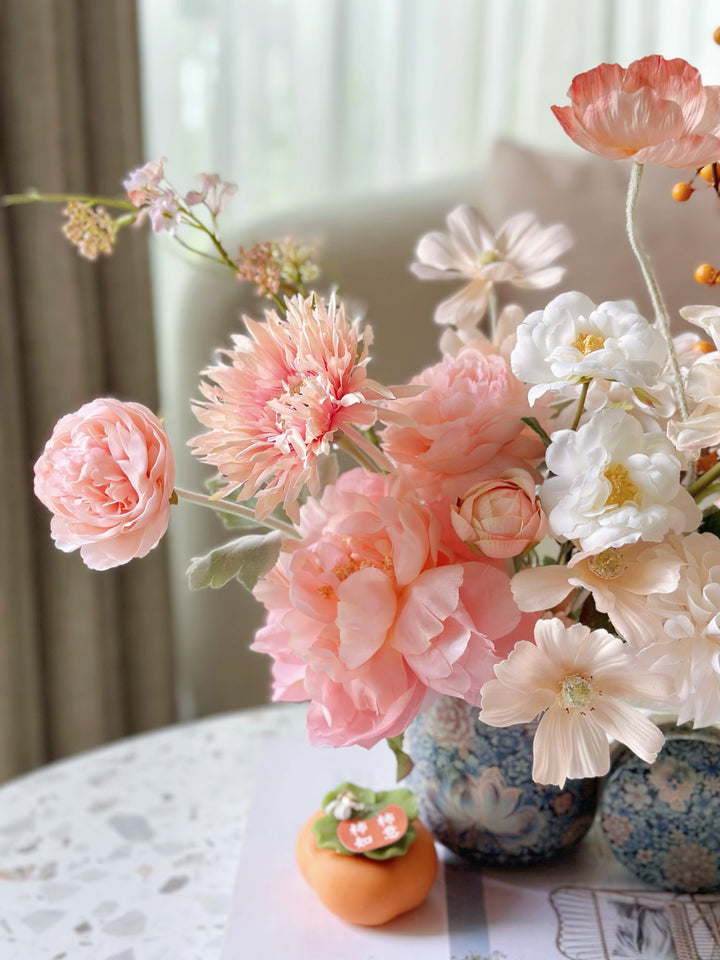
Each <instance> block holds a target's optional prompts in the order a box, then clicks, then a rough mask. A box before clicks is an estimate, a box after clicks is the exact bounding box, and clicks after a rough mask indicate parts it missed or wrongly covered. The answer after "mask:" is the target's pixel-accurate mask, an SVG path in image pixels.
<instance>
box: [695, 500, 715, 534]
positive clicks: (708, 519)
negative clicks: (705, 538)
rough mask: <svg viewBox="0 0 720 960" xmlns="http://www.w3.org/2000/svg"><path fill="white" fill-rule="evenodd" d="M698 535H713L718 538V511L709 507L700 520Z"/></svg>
mask: <svg viewBox="0 0 720 960" xmlns="http://www.w3.org/2000/svg"><path fill="white" fill-rule="evenodd" d="M698 531H699V532H700V533H714V534H715V536H716V537H720V510H718V508H717V507H711V508H710V510H708V511H707V512H706V513H705V516H704V517H703V518H702V521H701V523H700V526H699V527H698Z"/></svg>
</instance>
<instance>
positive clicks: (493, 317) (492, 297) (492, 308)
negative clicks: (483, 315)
mask: <svg viewBox="0 0 720 960" xmlns="http://www.w3.org/2000/svg"><path fill="white" fill-rule="evenodd" d="M497 322H498V295H497V289H496V287H495V284H494V283H491V284H490V286H489V289H488V339H489V340H493V339H494V337H495V330H496V329H497Z"/></svg>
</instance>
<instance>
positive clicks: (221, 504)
mask: <svg viewBox="0 0 720 960" xmlns="http://www.w3.org/2000/svg"><path fill="white" fill-rule="evenodd" d="M175 493H176V494H177V496H178V500H187V501H189V502H190V503H195V504H197V505H198V506H200V507H209V508H210V509H211V510H216V511H217V512H218V513H234V514H235V515H236V516H238V517H244V518H245V519H246V520H252V521H254V522H255V523H257V524H258V525H259V526H262V527H270V528H271V529H273V530H279V531H280V533H284V534H285V535H286V536H288V537H294V538H295V539H296V540H297V539H299V536H300V535H299V534H298V532H297V531H296V530H295V528H294V527H292V526H291V525H290V524H289V523H285V521H284V520H278V519H277V518H275V517H265V519H264V520H258V519H257V518H256V517H255V511H254V510H252V509H251V508H250V507H244V506H243V505H242V504H241V503H234V502H231V501H229V500H213V498H212V497H209V496H208V495H207V494H205V493H196V492H195V491H194V490H183V489H181V488H180V487H175Z"/></svg>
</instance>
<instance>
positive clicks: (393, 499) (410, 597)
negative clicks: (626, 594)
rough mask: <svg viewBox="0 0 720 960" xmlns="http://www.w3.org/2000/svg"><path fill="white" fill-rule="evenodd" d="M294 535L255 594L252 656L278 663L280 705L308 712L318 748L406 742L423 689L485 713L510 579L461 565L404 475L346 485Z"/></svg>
mask: <svg viewBox="0 0 720 960" xmlns="http://www.w3.org/2000/svg"><path fill="white" fill-rule="evenodd" d="M299 531H300V534H301V536H302V539H301V540H298V541H295V540H292V541H288V542H287V543H286V544H285V548H284V552H282V553H281V554H280V557H279V559H278V562H277V564H276V566H275V567H274V568H273V570H272V571H271V572H270V573H269V574H268V575H267V576H266V577H265V578H264V579H263V580H261V581H260V582H259V583H258V585H257V586H256V588H255V590H254V593H255V596H256V597H257V598H258V599H259V600H260V601H261V602H262V603H263V604H264V605H265V607H266V608H267V610H268V621H267V624H266V626H265V627H263V628H262V629H261V630H259V631H258V634H257V636H256V639H255V642H254V644H253V649H255V650H259V651H261V652H264V653H268V654H270V656H271V657H272V658H273V660H274V661H275V669H274V678H275V684H274V693H273V696H274V699H276V700H299V699H310V700H311V701H312V704H311V707H310V710H309V713H308V733H309V737H310V740H311V741H312V742H313V743H326V744H331V745H333V746H347V745H350V744H354V743H359V744H362V745H363V746H367V747H369V746H372V745H373V744H374V743H376V742H377V741H378V740H380V739H382V738H383V737H390V736H395V735H397V734H399V733H402V732H403V731H404V730H405V728H406V727H407V726H408V724H409V723H410V721H411V720H412V719H413V717H414V716H415V715H416V713H417V712H418V710H419V709H420V705H421V703H422V700H423V698H424V696H425V694H426V692H427V690H428V688H430V689H433V690H435V691H437V692H439V693H448V694H450V695H452V696H456V697H462V698H464V699H465V700H467V701H469V702H471V703H475V704H478V703H479V693H480V688H481V686H482V684H483V683H484V682H485V680H487V679H488V678H489V677H490V676H491V675H492V667H493V664H495V663H496V662H497V661H498V655H497V654H496V649H495V645H496V641H497V642H498V643H500V644H501V643H502V639H503V638H504V636H505V635H506V634H508V633H509V632H510V631H513V630H514V629H515V628H516V626H517V625H518V623H519V621H520V614H519V611H518V609H517V607H516V606H515V603H514V601H513V600H512V594H511V592H510V585H509V579H508V577H507V575H506V574H505V573H504V571H502V570H500V569H498V568H497V567H496V566H495V565H494V564H492V563H489V562H486V561H484V560H482V559H480V558H478V559H476V560H473V561H470V562H458V561H456V560H455V559H454V557H453V555H452V553H451V551H448V549H447V548H446V546H445V545H444V543H443V542H442V538H441V524H440V522H439V521H438V519H437V518H436V517H435V516H434V515H433V513H432V512H431V511H430V510H429V509H428V507H426V506H425V505H424V504H422V503H421V502H420V501H419V500H418V499H417V497H416V496H415V494H414V492H413V490H412V488H411V486H410V485H409V484H408V483H407V482H406V481H405V480H404V479H403V478H401V477H391V476H384V475H381V474H370V473H367V472H366V471H364V470H351V471H349V472H348V473H344V474H342V475H341V477H340V479H339V480H338V481H337V483H335V484H334V485H331V486H328V487H326V489H325V490H324V492H323V494H322V497H321V498H320V499H319V500H310V501H308V502H307V503H306V504H305V505H304V506H303V507H301V509H300V519H299ZM503 652H504V650H503Z"/></svg>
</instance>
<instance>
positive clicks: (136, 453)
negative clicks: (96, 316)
mask: <svg viewBox="0 0 720 960" xmlns="http://www.w3.org/2000/svg"><path fill="white" fill-rule="evenodd" d="M174 482H175V466H174V461H173V453H172V447H171V446H170V441H169V440H168V437H167V434H166V433H165V431H164V430H163V426H162V424H161V423H160V421H159V420H158V418H157V417H156V416H155V414H154V413H152V412H151V411H150V410H148V408H147V407H144V406H143V405H142V404H140V403H123V402H121V401H120V400H114V399H112V398H106V399H99V400H93V401H92V402H91V403H87V404H85V406H83V407H81V408H80V409H79V410H77V411H76V412H75V413H70V414H68V415H67V416H65V417H63V418H62V419H61V420H59V421H58V423H57V425H56V427H55V429H54V431H53V434H52V436H51V438H50V439H49V440H48V442H47V444H46V445H45V450H44V451H43V453H42V456H41V457H40V459H39V460H38V461H37V463H36V464H35V494H36V496H37V497H38V498H39V499H40V500H41V501H42V502H43V503H44V504H45V506H46V507H47V508H48V510H50V511H51V512H52V514H53V517H52V520H51V523H50V531H51V534H52V537H53V540H54V541H55V545H56V546H57V547H58V549H60V550H64V551H65V552H66V553H67V552H70V551H72V550H77V549H78V548H79V549H80V556H81V557H82V559H83V560H84V562H85V563H86V565H87V566H88V567H90V569H91V570H107V569H109V568H110V567H116V566H118V565H119V564H122V563H127V562H128V560H132V559H133V558H134V557H144V556H145V554H147V553H149V551H150V550H152V548H153V547H154V546H156V545H157V543H158V542H159V541H160V539H161V538H162V536H163V534H164V533H165V530H166V529H167V525H168V520H169V517H170V497H171V495H172V492H173V485H174Z"/></svg>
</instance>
